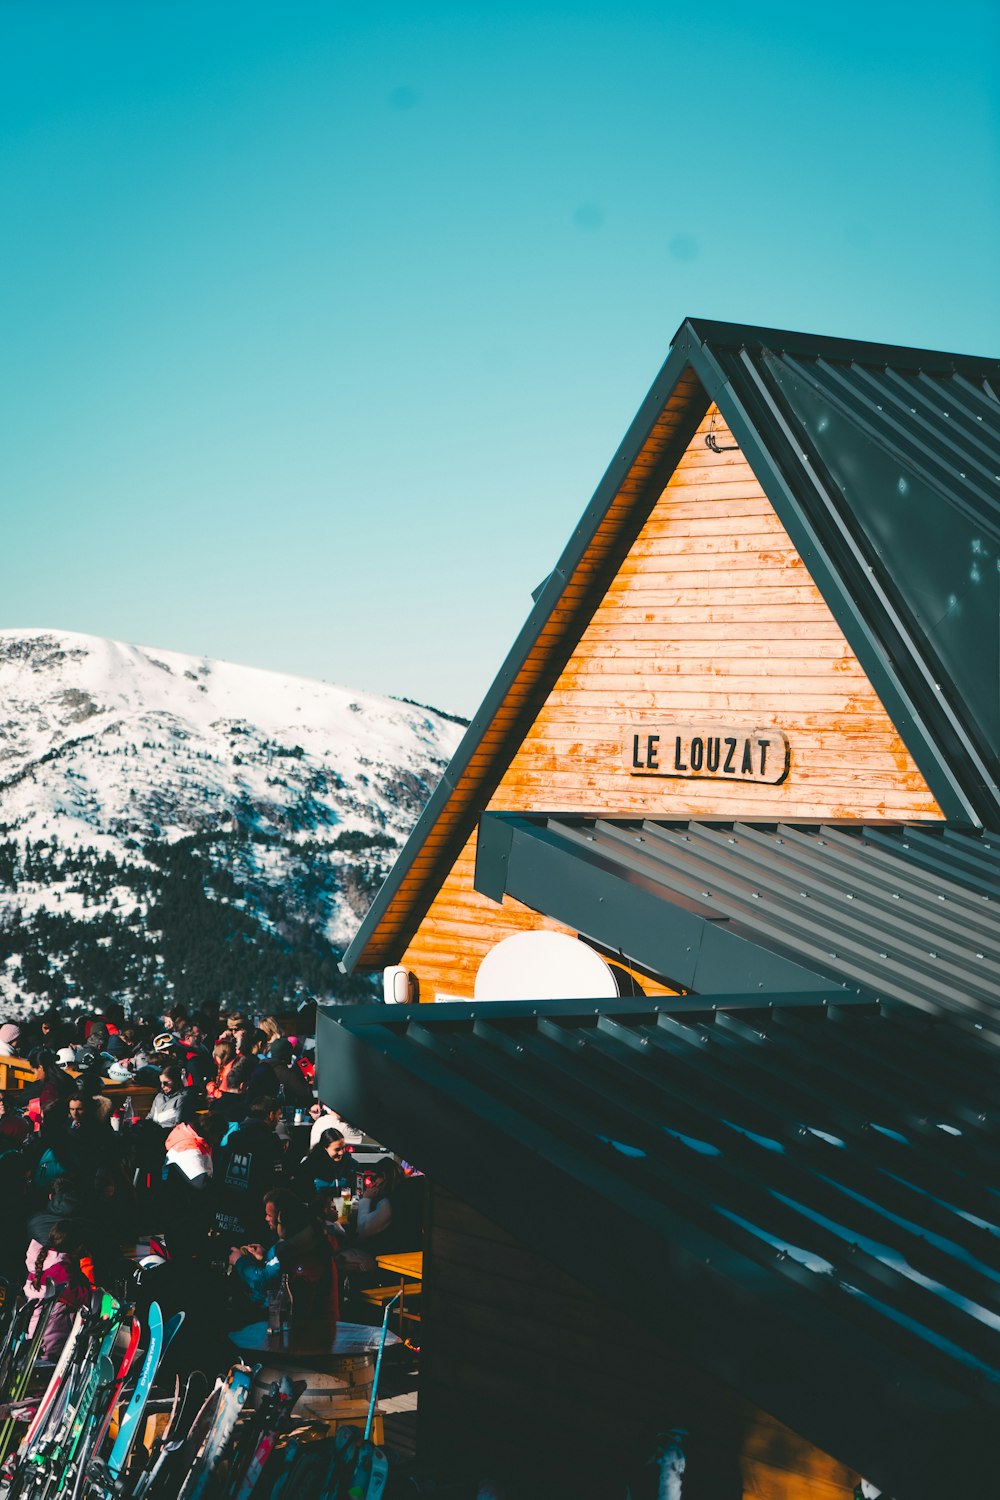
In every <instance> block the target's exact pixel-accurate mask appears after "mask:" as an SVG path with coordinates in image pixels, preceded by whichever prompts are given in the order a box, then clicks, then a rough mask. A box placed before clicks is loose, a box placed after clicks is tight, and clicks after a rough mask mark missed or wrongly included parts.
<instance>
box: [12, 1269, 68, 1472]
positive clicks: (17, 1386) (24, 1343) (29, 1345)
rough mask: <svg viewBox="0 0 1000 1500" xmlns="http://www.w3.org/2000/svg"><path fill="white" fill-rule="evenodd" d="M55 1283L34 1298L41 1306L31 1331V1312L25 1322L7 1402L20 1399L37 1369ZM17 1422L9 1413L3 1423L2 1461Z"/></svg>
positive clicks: (36, 1303) (36, 1304) (47, 1286)
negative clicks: (29, 1330) (36, 1365)
mask: <svg viewBox="0 0 1000 1500" xmlns="http://www.w3.org/2000/svg"><path fill="white" fill-rule="evenodd" d="M55 1290H56V1289H55V1287H54V1286H53V1284H52V1283H51V1282H49V1283H48V1284H47V1285H46V1286H45V1287H44V1289H43V1292H42V1296H41V1297H39V1298H36V1299H33V1301H34V1306H35V1307H36V1308H37V1310H38V1316H37V1321H36V1323H35V1326H34V1328H33V1329H32V1330H31V1333H30V1334H29V1332H28V1329H29V1327H30V1323H31V1314H29V1316H28V1319H27V1321H26V1322H25V1325H24V1335H23V1338H22V1340H21V1341H20V1343H19V1345H18V1348H17V1350H16V1351H15V1356H14V1365H13V1370H12V1373H11V1375H10V1376H9V1378H8V1382H7V1392H6V1400H7V1404H8V1405H13V1404H14V1403H16V1402H18V1401H21V1400H22V1399H23V1397H24V1395H25V1393H26V1391H27V1389H28V1386H29V1385H30V1384H31V1377H32V1375H33V1374H34V1371H35V1364H36V1362H37V1360H38V1352H39V1350H40V1349H41V1347H42V1339H43V1338H44V1337H45V1329H46V1325H47V1324H48V1321H49V1315H50V1313H51V1311H52V1307H53V1304H54V1302H55ZM16 1427H17V1422H16V1420H15V1419H14V1417H8V1418H7V1419H6V1421H4V1422H2V1423H0V1463H3V1461H4V1459H5V1458H6V1457H7V1453H8V1451H9V1449H10V1447H11V1443H12V1440H13V1438H14V1434H15V1430H16Z"/></svg>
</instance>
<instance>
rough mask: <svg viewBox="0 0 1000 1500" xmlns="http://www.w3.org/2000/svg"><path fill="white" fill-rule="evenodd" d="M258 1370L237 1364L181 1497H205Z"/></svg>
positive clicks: (183, 1499) (186, 1499)
mask: <svg viewBox="0 0 1000 1500" xmlns="http://www.w3.org/2000/svg"><path fill="white" fill-rule="evenodd" d="M254 1374H255V1372H254V1371H253V1370H251V1369H250V1367H249V1366H248V1365H233V1367H232V1369H231V1370H230V1372H229V1374H228V1376H227V1377H226V1381H225V1384H224V1385H223V1387H222V1392H221V1395H220V1397H219V1404H218V1406H217V1407H216V1411H215V1419H214V1421H213V1422H212V1425H211V1427H210V1428H209V1430H208V1434H207V1436H206V1438H205V1442H204V1444H203V1446H202V1449H201V1452H200V1453H199V1454H198V1457H197V1459H196V1461H195V1464H194V1467H193V1468H192V1470H191V1472H190V1473H189V1474H188V1476H187V1478H186V1479H185V1480H184V1482H183V1484H182V1486H181V1489H180V1493H179V1494H178V1496H177V1500H201V1496H202V1495H203V1494H204V1493H205V1491H206V1489H207V1488H208V1486H209V1484H210V1483H211V1481H212V1480H213V1479H214V1477H215V1471H216V1469H217V1468H218V1466H219V1463H220V1461H221V1459H222V1455H223V1454H224V1452H225V1450H226V1446H227V1444H228V1443H229V1440H230V1438H231V1437H232V1435H233V1430H234V1428H235V1427H236V1422H237V1419H238V1418H239V1415H240V1412H241V1411H242V1410H243V1407H244V1406H245V1404H246V1399H247V1397H248V1396H249V1394H250V1391H251V1388H252V1386H253V1380H254Z"/></svg>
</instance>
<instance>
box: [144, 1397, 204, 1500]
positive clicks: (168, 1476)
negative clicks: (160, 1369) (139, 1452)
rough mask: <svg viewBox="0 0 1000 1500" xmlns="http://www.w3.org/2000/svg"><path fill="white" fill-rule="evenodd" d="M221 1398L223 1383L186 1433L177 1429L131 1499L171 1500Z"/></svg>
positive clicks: (194, 1455)
mask: <svg viewBox="0 0 1000 1500" xmlns="http://www.w3.org/2000/svg"><path fill="white" fill-rule="evenodd" d="M202 1379H204V1376H203V1377H202ZM221 1395H222V1382H221V1381H220V1382H219V1383H218V1384H216V1385H214V1386H213V1387H212V1389H211V1390H210V1391H209V1393H208V1395H207V1396H206V1397H205V1399H204V1401H203V1402H202V1404H201V1406H200V1407H199V1408H198V1410H197V1412H196V1413H195V1416H194V1418H193V1420H192V1421H191V1424H190V1427H189V1428H188V1430H187V1431H185V1430H184V1429H183V1427H181V1426H179V1427H178V1430H177V1436H176V1437H172V1438H171V1439H170V1441H169V1442H165V1443H164V1445H163V1447H162V1448H161V1449H160V1451H159V1453H158V1454H157V1456H156V1461H155V1463H154V1464H153V1465H152V1467H151V1468H150V1469H148V1470H147V1471H146V1473H145V1474H143V1475H142V1477H141V1478H140V1480H139V1483H138V1484H137V1485H136V1488H135V1494H134V1497H133V1500H140V1497H142V1500H146V1497H147V1496H149V1497H152V1496H157V1497H163V1500H167V1497H169V1500H173V1496H175V1495H176V1494H177V1491H178V1490H179V1489H180V1485H181V1481H182V1479H183V1477H184V1475H185V1474H187V1473H188V1472H189V1470H190V1469H191V1466H192V1464H193V1463H194V1461H195V1458H196V1457H197V1455H198V1453H199V1452H200V1450H201V1446H202V1444H203V1443H204V1441H205V1438H206V1436H207V1434H208V1431H209V1428H210V1427H211V1425H212V1423H213V1421H214V1420H215V1413H216V1409H217V1407H218V1404H219V1398H220V1396H221Z"/></svg>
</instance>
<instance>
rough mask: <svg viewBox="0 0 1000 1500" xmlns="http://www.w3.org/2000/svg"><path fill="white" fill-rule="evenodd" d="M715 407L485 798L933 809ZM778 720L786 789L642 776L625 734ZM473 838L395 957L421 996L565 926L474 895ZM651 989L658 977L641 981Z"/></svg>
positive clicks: (802, 813)
mask: <svg viewBox="0 0 1000 1500" xmlns="http://www.w3.org/2000/svg"><path fill="white" fill-rule="evenodd" d="M713 419H714V432H715V438H716V441H717V442H718V444H719V446H720V447H722V448H725V445H726V444H730V443H732V442H733V441H734V440H733V438H732V436H731V435H730V433H729V431H728V428H727V427H726V424H725V422H724V421H723V419H722V417H721V415H720V414H719V413H718V411H717V409H716V408H715V407H714V406H713V407H712V408H711V409H710V410H709V412H708V413H707V415H706V417H705V420H704V422H703V423H702V425H701V427H700V428H699V430H698V432H697V433H696V435H695V437H694V438H693V439H692V441H691V443H690V445H689V446H688V449H687V451H686V453H685V454H684V456H683V458H682V459H681V461H680V463H679V464H678V466H677V468H676V470H675V472H674V474H673V475H672V477H671V479H670V481H669V483H668V484H667V486H666V488H665V490H664V491H663V494H662V495H661V497H660V499H659V501H658V502H657V504H656V505H655V507H654V508H653V511H652V513H651V514H650V517H649V519H648V521H647V522H646V525H645V526H644V527H643V529H642V531H641V532H640V534H639V536H638V538H637V539H636V542H635V544H634V545H633V547H632V549H631V551H630V552H629V554H628V556H627V558H626V559H625V562H624V563H623V565H622V567H621V568H620V570H619V572H618V574H617V576H616V578H615V579H614V581H613V583H612V585H611V587H610V588H609V590H608V592H607V594H606V596H605V598H604V600H603V601H602V603H601V604H600V605H599V606H598V608H597V610H596V612H595V614H594V616H593V618H592V620H591V622H590V624H589V625H588V627H587V628H586V630H585V631H584V633H583V635H582V637H581V639H580V641H579V643H578V645H577V647H576V649H575V650H574V652H573V654H572V656H571V658H570V660H569V662H568V663H567V665H566V667H565V669H564V671H563V673H562V675H561V676H560V678H559V680H558V681H557V683H556V684H555V687H554V688H553V690H552V692H551V693H550V695H549V697H548V698H547V700H546V701H545V703H544V704H543V705H542V706H541V708H540V711H539V713H538V716H537V718H536V719H535V722H534V724H533V726H532V728H531V730H530V731H529V733H528V735H527V736H526V737H525V739H524V741H523V743H522V745H521V747H520V749H519V750H518V752H517V753H516V755H515V756H514V758H513V760H512V762H511V764H510V766H509V767H508V769H507V771H506V773H505V775H504V777H503V779H502V781H501V783H500V785H499V787H498V788H497V791H496V793H495V795H494V796H493V798H492V800H491V802H490V804H489V805H490V807H491V808H493V809H497V810H501V811H524V812H579V813H584V814H589V815H591V816H595V815H600V814H607V815H609V816H614V815H618V816H636V815H642V816H644V817H652V818H664V819H667V818H681V819H683V818H746V819H748V820H750V819H752V820H756V821H768V820H772V819H773V820H778V819H781V820H785V821H790V820H795V819H827V820H833V819H843V818H857V819H866V820H868V821H874V820H877V819H880V818H886V819H896V820H900V819H921V818H928V819H940V818H941V817H942V814H941V810H940V808H939V807H938V805H937V803H936V802H935V800H934V797H933V796H932V795H931V792H930V790H929V788H928V786H927V783H926V782H925V780H924V778H923V776H922V775H921V773H920V772H919V771H918V769H917V767H916V764H915V763H914V761H913V758H912V756H911V755H910V754H909V752H908V751H907V749H906V747H905V745H904V744H903V742H902V740H901V739H900V737H899V735H898V733H897V732H896V730H895V728H894V726H893V724H892V722H891V721H890V719H889V716H888V714H887V713H886V711H885V709H884V708H883V706H882V704H881V702H880V701H879V699H878V697H877V695H876V693H875V691H874V689H873V688H872V686H871V684H870V683H869V681H868V679H867V677H866V676H865V673H864V672H863V671H862V668H861V666H860V664H859V662H858V660H857V658H856V657H855V655H854V653H853V652H852V650H851V649H850V647H849V646H848V644H847V641H846V640H845V638H844V635H843V633H842V631H841V630H840V628H839V626H838V625H837V623H836V621H835V620H834V618H833V616H832V614H831V613H830V610H829V609H828V607H827V605H826V603H825V601H824V599H823V597H822V595H821V594H820V592H819V590H818V588H817V587H816V585H815V584H814V583H813V581H812V579H811V578H810V576H809V573H808V572H807V570H806V567H805V565H804V563H803V562H802V560H801V558H800V557H799V556H798V553H797V552H796V550H795V548H794V547H793V545H792V543H791V540H790V539H789V537H788V534H787V533H786V531H785V529H784V527H783V526H782V524H781V522H780V521H779V519H778V517H777V515H776V514H775V511H774V508H773V506H772V505H771V503H770V501H769V500H768V498H767V496H766V495H765V494H764V491H763V490H762V489H761V487H760V485H759V484H758V482H757V480H756V478H755V476H754V474H753V471H752V469H751V468H750V465H749V464H748V463H747V462H746V460H745V459H744V457H743V455H742V453H741V452H740V451H739V450H736V451H729V452H725V451H724V452H721V453H716V452H713V451H712V450H711V449H709V448H708V447H707V446H706V444H705V437H706V435H707V433H708V432H709V429H710V424H711V423H712V421H713ZM664 721H673V722H682V723H683V722H691V723H702V724H713V725H726V726H733V727H738V728H746V729H754V728H756V729H780V730H783V731H784V733H785V734H786V735H787V737H788V740H789V742H790V746H791V759H790V768H789V772H788V776H787V777H786V779H785V780H784V781H783V782H782V783H780V784H779V785H767V784H762V783H752V782H739V781H737V782H727V781H720V780H709V779H702V780H682V779H666V778H656V779H650V778H646V777H634V776H631V775H630V774H629V771H628V768H627V766H626V765H625V763H624V757H623V753H622V746H623V743H624V739H625V736H626V734H627V733H628V731H629V729H630V727H632V726H635V727H637V728H638V727H642V726H650V727H653V728H655V727H657V726H658V725H659V724H662V723H663V722H664ZM474 866H475V835H473V837H472V838H471V839H470V841H469V843H468V844H467V845H466V848H465V849H464V850H463V852H462V854H461V855H460V856H459V858H458V860H457V861H456V863H455V865H454V866H453V868H452V870H451V873H450V874H449V875H448V877H447V879H446V880H445V882H444V884H443V885H442V887H441V889H440V891H439V893H438V895H437V897H436V898H435V900H434V902H433V904H432V905H431V907H430V909H429V911H428V912H427V914H426V916H425V917H424V919H423V921H422V923H421V925H420V927H419V929H418V931H417V933H416V935H415V936H414V939H413V941H412V942H411V944H410V946H409V948H408V949H407V952H406V954H405V955H404V957H403V958H402V960H401V962H402V963H404V964H405V965H406V966H407V967H408V968H410V969H412V970H413V971H414V973H416V974H417V976H418V978H419V979H420V986H421V990H420V993H421V998H422V999H424V1000H431V999H433V998H434V997H435V995H436V994H437V993H447V994H451V995H456V996H465V997H471V995H472V993H473V983H474V980H475V975H476V971H477V969H478V967H479V964H480V962H481V961H482V958H483V956H484V954H485V953H486V952H487V951H488V949H489V948H491V947H492V946H493V945H494V944H495V943H497V942H499V941H500V939H501V938H503V937H506V936H509V935H510V934H512V933H514V932H520V931H524V930H527V929H529V928H538V927H546V928H549V929H554V930H557V931H558V930H563V929H560V928H559V927H558V925H557V924H556V923H553V922H549V921H548V920H547V919H545V918H542V917H540V916H539V915H538V914H537V913H535V912H532V911H529V910H528V909H527V908H526V907H522V906H521V905H520V904H519V903H518V902H514V901H511V900H509V899H508V900H507V901H505V902H504V904H503V906H502V907H500V906H497V905H496V904H495V903H493V902H492V901H489V900H488V899H487V898H486V897H484V896H481V895H479V894H478V893H477V892H476V891H475V890H474V889H473V883H472V882H473V872H474ZM644 988H645V989H646V992H647V993H649V994H653V993H657V992H662V990H661V988H660V987H659V986H656V985H654V984H651V983H646V984H644Z"/></svg>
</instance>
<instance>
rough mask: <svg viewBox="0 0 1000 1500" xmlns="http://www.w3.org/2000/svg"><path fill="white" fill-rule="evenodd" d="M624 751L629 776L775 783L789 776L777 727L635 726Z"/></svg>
mask: <svg viewBox="0 0 1000 1500" xmlns="http://www.w3.org/2000/svg"><path fill="white" fill-rule="evenodd" d="M624 751H625V764H626V766H627V768H628V770H629V771H630V773H631V774H632V775H633V776H695V777H698V776H702V777H704V776H709V777H713V778H718V779H719V780H720V781H721V780H727V781H728V780H731V781H765V782H770V783H771V784H772V785H774V784H775V783H777V782H779V781H784V779H785V777H786V776H787V775H788V740H787V739H786V738H785V736H784V735H783V734H782V732H781V730H780V729H734V728H732V727H731V726H730V727H728V728H727V727H724V726H720V725H718V724H658V725H656V726H655V727H642V728H638V729H636V728H634V727H633V728H632V729H631V730H629V732H628V733H627V734H626V737H625V747H624Z"/></svg>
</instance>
